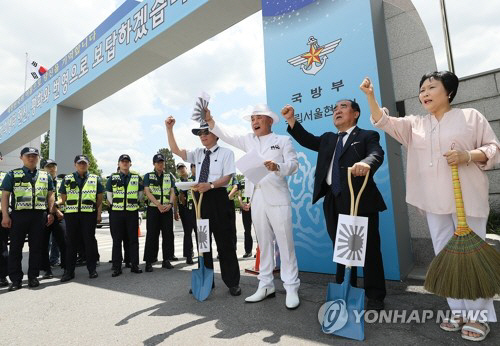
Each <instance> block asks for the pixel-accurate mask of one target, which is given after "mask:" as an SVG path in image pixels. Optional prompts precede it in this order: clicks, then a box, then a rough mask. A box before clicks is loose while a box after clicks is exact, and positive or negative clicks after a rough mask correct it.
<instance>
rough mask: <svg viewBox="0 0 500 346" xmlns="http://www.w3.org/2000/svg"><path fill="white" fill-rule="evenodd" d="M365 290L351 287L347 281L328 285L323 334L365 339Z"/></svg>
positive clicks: (322, 326) (322, 327)
mask: <svg viewBox="0 0 500 346" xmlns="http://www.w3.org/2000/svg"><path fill="white" fill-rule="evenodd" d="M364 304H365V290H364V289H361V288H357V287H352V286H351V285H350V284H349V282H348V281H344V283H342V284H333V283H329V284H328V288H327V293H326V305H325V314H324V317H323V323H322V325H321V329H322V330H323V333H326V334H333V335H337V336H342V337H344V338H349V339H354V340H364V339H365V320H364V311H363V310H364Z"/></svg>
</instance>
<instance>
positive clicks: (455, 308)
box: [426, 212, 497, 322]
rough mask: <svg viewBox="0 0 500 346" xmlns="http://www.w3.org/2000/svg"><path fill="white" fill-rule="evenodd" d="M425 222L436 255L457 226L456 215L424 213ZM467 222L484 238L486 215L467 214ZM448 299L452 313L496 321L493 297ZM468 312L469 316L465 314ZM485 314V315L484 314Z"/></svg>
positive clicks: (480, 319)
mask: <svg viewBox="0 0 500 346" xmlns="http://www.w3.org/2000/svg"><path fill="white" fill-rule="evenodd" d="M426 216H427V224H428V225H429V231H430V233H431V238H432V245H433V246H434V253H435V254H436V255H437V254H438V253H439V252H440V251H441V250H442V249H443V248H444V247H445V246H446V244H447V243H448V241H449V240H450V239H451V237H452V236H453V233H454V232H455V229H456V227H457V215H456V214H433V213H429V212H427V213H426ZM466 218H467V224H468V225H469V227H470V228H471V229H472V230H474V232H475V233H476V234H477V235H478V236H480V237H481V238H482V239H485V238H486V223H487V221H488V218H486V217H473V216H467V217H466ZM446 299H447V300H448V305H449V306H450V310H452V312H453V314H459V315H464V314H465V316H464V317H466V318H471V316H476V315H477V316H479V317H478V318H477V320H479V321H484V320H485V319H484V317H486V321H488V322H496V321H497V316H496V313H495V308H494V306H493V299H492V298H490V299H476V300H469V299H452V298H446ZM481 311H487V313H486V314H485V313H484V312H483V314H481ZM467 314H469V316H467ZM484 315H486V316H484Z"/></svg>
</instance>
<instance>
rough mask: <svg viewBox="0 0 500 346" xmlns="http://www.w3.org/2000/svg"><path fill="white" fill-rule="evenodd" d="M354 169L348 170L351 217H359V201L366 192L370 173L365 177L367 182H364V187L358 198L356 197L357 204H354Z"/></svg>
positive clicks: (360, 190)
mask: <svg viewBox="0 0 500 346" xmlns="http://www.w3.org/2000/svg"><path fill="white" fill-rule="evenodd" d="M351 175H352V167H349V168H347V183H348V185H349V192H350V194H351V215H352V216H356V215H358V206H359V200H360V198H361V194H362V193H363V191H364V190H365V187H366V183H367V182H368V176H369V175H370V171H368V173H366V175H365V181H363V185H362V186H361V189H359V192H358V196H357V197H356V203H354V190H353V188H352V178H351Z"/></svg>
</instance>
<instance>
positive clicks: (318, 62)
mask: <svg viewBox="0 0 500 346" xmlns="http://www.w3.org/2000/svg"><path fill="white" fill-rule="evenodd" d="M340 41H342V39H340V38H339V39H338V40H335V41H332V42H328V43H326V44H324V45H323V46H320V45H319V44H318V40H317V39H316V38H315V37H314V36H311V37H309V40H308V41H307V45H309V51H308V52H305V53H302V54H300V55H297V56H296V57H294V58H291V59H288V60H287V62H288V63H289V64H290V65H292V66H300V69H301V70H302V72H304V73H305V74H308V75H315V74H316V73H318V72H319V71H321V69H322V68H323V67H325V64H326V61H327V60H328V54H330V53H332V52H333V51H334V50H335V48H337V46H338V45H339V44H340Z"/></svg>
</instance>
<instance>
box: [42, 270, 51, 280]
mask: <svg viewBox="0 0 500 346" xmlns="http://www.w3.org/2000/svg"><path fill="white" fill-rule="evenodd" d="M53 277H54V274H52V270H47V271H45V274H43V276H42V279H44V280H45V279H52V278H53Z"/></svg>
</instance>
